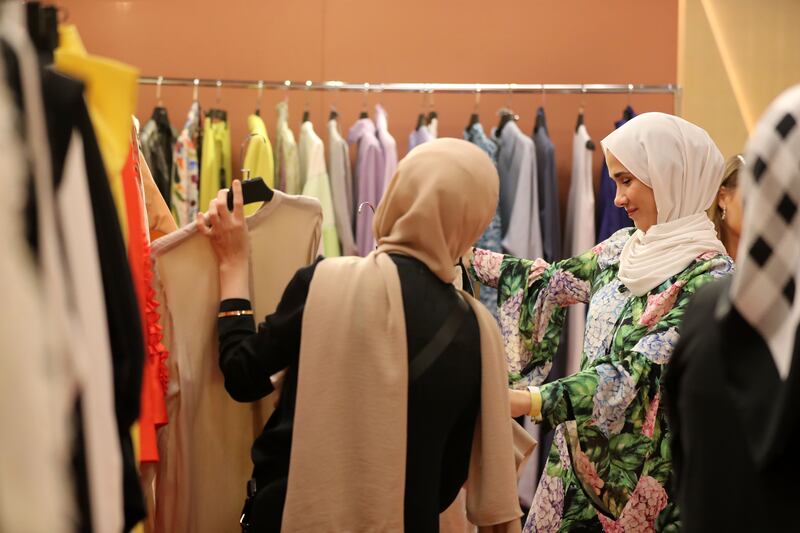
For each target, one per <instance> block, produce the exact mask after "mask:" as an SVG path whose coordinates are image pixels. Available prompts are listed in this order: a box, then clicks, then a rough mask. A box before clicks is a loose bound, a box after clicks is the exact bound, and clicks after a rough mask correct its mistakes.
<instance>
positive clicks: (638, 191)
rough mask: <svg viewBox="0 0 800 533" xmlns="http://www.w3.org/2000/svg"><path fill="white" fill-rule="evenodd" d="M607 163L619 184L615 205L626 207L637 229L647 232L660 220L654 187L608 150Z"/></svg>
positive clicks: (609, 170) (612, 177)
mask: <svg viewBox="0 0 800 533" xmlns="http://www.w3.org/2000/svg"><path fill="white" fill-rule="evenodd" d="M606 164H607V165H608V174H609V176H611V179H613V180H614V183H615V184H616V185H617V194H616V196H615V197H614V205H616V206H617V207H622V208H624V209H625V212H626V213H628V216H629V217H630V219H631V220H633V224H634V225H635V226H636V229H640V230H642V231H645V232H646V231H647V230H648V229H650V227H651V226H652V225H654V224H655V223H656V222H657V221H658V209H657V208H656V197H655V196H654V195H653V189H651V188H650V187H648V186H647V185H645V184H644V183H643V182H642V181H641V180H639V179H638V178H637V177H636V176H634V175H633V174H631V172H630V171H629V170H628V169H627V168H625V167H624V166H623V164H622V163H620V162H619V160H618V159H617V158H616V157H615V156H614V154H612V153H611V152H606Z"/></svg>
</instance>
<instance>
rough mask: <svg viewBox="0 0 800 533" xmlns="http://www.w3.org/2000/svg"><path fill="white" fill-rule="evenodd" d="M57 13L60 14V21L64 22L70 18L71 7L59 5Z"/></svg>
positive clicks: (60, 22)
mask: <svg viewBox="0 0 800 533" xmlns="http://www.w3.org/2000/svg"><path fill="white" fill-rule="evenodd" d="M56 13H57V14H58V23H59V24H64V23H66V22H67V21H68V20H69V9H67V8H66V7H64V6H57V7H56Z"/></svg>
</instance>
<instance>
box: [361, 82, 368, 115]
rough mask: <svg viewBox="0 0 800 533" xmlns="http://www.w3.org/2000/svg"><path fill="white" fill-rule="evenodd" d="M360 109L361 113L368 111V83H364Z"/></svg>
mask: <svg viewBox="0 0 800 533" xmlns="http://www.w3.org/2000/svg"><path fill="white" fill-rule="evenodd" d="M361 107H362V109H363V111H367V110H368V109H369V82H365V83H364V101H363V102H362V106H361Z"/></svg>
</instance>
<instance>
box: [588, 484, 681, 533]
mask: <svg viewBox="0 0 800 533" xmlns="http://www.w3.org/2000/svg"><path fill="white" fill-rule="evenodd" d="M666 506H667V493H666V491H665V490H664V487H662V486H661V485H660V484H659V483H658V481H656V480H655V479H653V478H652V477H650V476H642V477H641V478H639V482H638V483H637V484H636V489H635V490H634V491H633V494H631V497H630V499H629V500H628V503H627V504H626V505H625V507H624V508H623V509H622V513H621V514H620V517H619V519H618V520H611V519H610V518H608V517H606V516H605V515H602V514H600V513H598V514H597V516H598V518H599V519H600V523H601V524H602V525H603V531H605V532H606V533H655V530H656V528H655V521H656V518H657V517H658V513H660V512H661V511H662V510H663V509H664V507H666Z"/></svg>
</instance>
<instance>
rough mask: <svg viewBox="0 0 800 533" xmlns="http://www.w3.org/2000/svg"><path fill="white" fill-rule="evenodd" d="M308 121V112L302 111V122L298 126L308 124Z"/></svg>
mask: <svg viewBox="0 0 800 533" xmlns="http://www.w3.org/2000/svg"><path fill="white" fill-rule="evenodd" d="M308 119H309V114H308V110H306V111H303V121H302V122H300V124H305V123H306V122H308Z"/></svg>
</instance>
